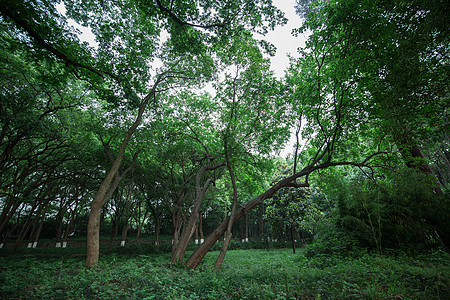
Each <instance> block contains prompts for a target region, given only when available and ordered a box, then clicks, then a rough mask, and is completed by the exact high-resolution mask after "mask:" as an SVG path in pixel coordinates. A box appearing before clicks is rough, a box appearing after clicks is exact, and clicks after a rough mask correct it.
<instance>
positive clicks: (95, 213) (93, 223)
mask: <svg viewBox="0 0 450 300" xmlns="http://www.w3.org/2000/svg"><path fill="white" fill-rule="evenodd" d="M161 80H162V75H160V76H158V78H157V80H156V82H155V84H154V85H153V87H152V90H151V91H150V93H149V94H148V95H147V96H145V98H144V99H143V101H142V103H141V105H140V106H139V110H138V114H137V116H136V120H135V121H134V122H133V124H132V125H131V127H130V128H129V129H128V131H127V133H126V134H125V137H124V138H123V141H122V143H121V144H120V147H119V151H118V152H117V156H116V158H115V160H114V163H113V164H112V166H111V169H109V171H108V172H107V173H106V176H105V179H103V181H102V183H101V184H100V187H99V189H98V191H97V194H96V196H95V198H94V201H92V205H91V211H90V213H89V221H88V228H87V247H86V248H87V251H86V252H87V253H86V262H85V265H86V266H91V265H94V264H97V263H98V258H99V253H100V252H99V251H100V214H101V211H102V207H103V205H104V204H105V203H106V202H107V201H108V200H109V197H111V194H112V192H113V191H114V189H115V188H117V185H118V183H117V185H116V186H114V185H115V183H114V184H113V185H112V186H111V182H112V181H113V179H114V178H115V177H118V172H119V168H120V166H121V164H122V161H123V158H124V156H125V149H126V147H127V145H128V143H129V141H130V139H131V136H132V135H133V133H134V132H135V130H136V128H137V127H138V126H139V124H140V123H141V120H142V115H143V114H144V111H145V107H146V106H147V104H148V102H149V101H150V99H151V98H153V95H154V94H155V93H156V87H157V86H158V84H159V83H160V82H161Z"/></svg>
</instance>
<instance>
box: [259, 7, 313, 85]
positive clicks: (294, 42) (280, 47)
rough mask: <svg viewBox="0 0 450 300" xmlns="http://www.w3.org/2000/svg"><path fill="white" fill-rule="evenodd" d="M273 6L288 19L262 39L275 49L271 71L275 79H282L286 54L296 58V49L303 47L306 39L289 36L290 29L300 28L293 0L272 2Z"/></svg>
mask: <svg viewBox="0 0 450 300" xmlns="http://www.w3.org/2000/svg"><path fill="white" fill-rule="evenodd" d="M273 4H274V5H275V6H276V7H278V8H279V9H281V10H282V11H283V12H284V14H285V17H286V18H288V19H289V21H288V23H287V24H286V25H285V26H283V27H277V28H276V29H275V30H274V31H271V32H269V33H268V34H267V35H266V36H265V37H264V38H265V39H267V40H268V41H270V42H271V43H272V44H274V45H275V47H277V52H276V55H275V57H272V58H271V62H272V69H273V70H274V71H275V75H276V76H277V77H283V76H284V70H286V68H287V66H288V64H289V59H288V57H287V54H291V55H292V56H294V57H298V52H297V48H298V47H303V46H304V45H305V40H306V38H305V37H304V36H303V35H299V36H298V37H294V36H292V34H291V32H292V29H294V28H299V27H300V26H301V19H300V17H299V16H298V15H297V14H296V13H295V8H294V5H295V0H273Z"/></svg>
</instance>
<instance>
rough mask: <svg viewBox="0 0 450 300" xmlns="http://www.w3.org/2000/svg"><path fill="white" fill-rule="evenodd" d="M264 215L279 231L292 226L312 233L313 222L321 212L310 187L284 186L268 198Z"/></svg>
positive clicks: (287, 229) (287, 230) (285, 230)
mask: <svg viewBox="0 0 450 300" xmlns="http://www.w3.org/2000/svg"><path fill="white" fill-rule="evenodd" d="M264 217H265V218H266V219H267V220H269V222H270V223H271V224H272V226H273V229H274V230H277V229H279V228H281V230H282V232H281V233H285V232H289V230H291V229H292V228H294V229H295V230H297V231H304V232H309V233H311V234H312V233H313V231H314V228H313V227H314V223H315V221H316V220H317V219H318V218H320V217H321V213H320V211H319V210H318V207H317V205H316V203H314V202H313V197H312V195H311V190H310V189H307V188H292V187H286V188H282V189H280V190H279V191H278V192H277V193H276V194H275V195H274V196H273V197H272V198H271V199H269V201H268V202H267V206H266V212H265V215H264ZM293 238H294V239H295V237H293Z"/></svg>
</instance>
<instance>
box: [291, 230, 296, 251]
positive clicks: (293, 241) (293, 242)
mask: <svg viewBox="0 0 450 300" xmlns="http://www.w3.org/2000/svg"><path fill="white" fill-rule="evenodd" d="M291 239H292V252H293V253H294V254H295V229H294V226H291Z"/></svg>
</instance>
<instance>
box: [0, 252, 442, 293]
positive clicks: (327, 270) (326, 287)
mask: <svg viewBox="0 0 450 300" xmlns="http://www.w3.org/2000/svg"><path fill="white" fill-rule="evenodd" d="M52 251H54V250H52ZM0 254H1V253H0ZM71 255H72V256H70V255H67V253H66V254H65V255H63V256H61V255H59V256H58V255H56V253H54V252H52V253H50V255H44V253H43V252H41V253H40V255H31V254H26V253H25V254H23V253H22V254H21V255H19V256H12V255H9V254H7V255H3V256H1V257H0V298H2V299H18V298H19V299H20V298H22V299H450V256H449V254H448V253H444V252H433V253H429V254H427V255H415V256H404V255H400V256H399V255H397V256H394V255H391V256H379V255H370V254H364V255H361V256H359V257H357V258H339V257H335V256H332V257H329V256H317V257H313V258H306V257H305V256H304V255H303V251H302V249H300V253H297V254H295V255H294V254H292V252H291V250H289V249H274V250H271V251H267V250H232V251H228V253H227V256H226V259H225V262H224V265H223V267H222V270H221V271H219V272H215V271H213V270H212V266H213V265H214V261H215V258H216V257H217V255H218V252H217V251H213V252H210V253H208V254H207V256H206V257H205V259H204V261H203V262H202V264H201V265H200V266H199V267H198V268H197V270H185V269H180V268H177V267H175V266H173V265H170V264H169V263H168V261H169V257H170V256H169V254H164V253H163V254H151V255H139V254H133V255H129V254H111V255H103V256H102V257H101V262H100V263H99V264H98V265H97V266H96V267H93V268H84V267H83V263H84V259H83V257H82V256H77V255H75V254H74V253H72V254H71Z"/></svg>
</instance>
